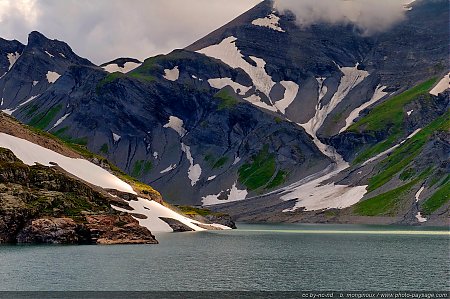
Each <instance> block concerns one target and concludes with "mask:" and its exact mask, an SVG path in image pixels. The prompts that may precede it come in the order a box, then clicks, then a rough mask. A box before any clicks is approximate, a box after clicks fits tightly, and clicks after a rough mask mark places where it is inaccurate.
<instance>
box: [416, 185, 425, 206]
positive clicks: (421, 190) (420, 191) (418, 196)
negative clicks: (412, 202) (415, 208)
mask: <svg viewBox="0 0 450 299" xmlns="http://www.w3.org/2000/svg"><path fill="white" fill-rule="evenodd" d="M423 190H425V187H424V186H422V187H420V189H419V191H417V193H416V195H415V197H416V202H419V200H420V194H422V192H423Z"/></svg>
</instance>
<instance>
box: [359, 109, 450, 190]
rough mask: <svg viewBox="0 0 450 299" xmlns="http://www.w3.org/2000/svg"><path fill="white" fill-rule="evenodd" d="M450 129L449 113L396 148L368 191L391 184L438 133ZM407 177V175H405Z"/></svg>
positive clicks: (383, 163) (370, 182) (382, 164)
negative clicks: (432, 136)
mask: <svg viewBox="0 0 450 299" xmlns="http://www.w3.org/2000/svg"><path fill="white" fill-rule="evenodd" d="M449 128H450V119H449V113H448V112H447V113H446V114H444V115H443V116H441V117H439V118H437V119H436V120H435V121H433V122H432V123H431V124H429V125H428V126H426V127H425V128H424V129H422V130H421V131H420V132H419V133H417V134H416V135H415V136H414V137H412V138H410V139H409V140H407V141H406V142H405V143H403V144H402V145H401V146H399V147H398V148H396V149H395V150H394V151H393V152H392V154H391V155H390V156H389V157H387V158H386V159H384V160H383V161H382V162H381V163H380V165H381V168H382V171H381V172H380V173H378V174H377V175H375V176H373V177H372V178H371V179H370V180H369V187H368V191H369V192H370V191H373V190H375V189H377V188H379V187H381V186H383V185H384V184H386V183H387V182H389V181H390V180H391V179H392V178H393V177H394V176H395V175H396V174H397V173H399V172H401V171H402V170H404V169H406V168H407V166H408V165H409V163H411V162H412V161H413V160H414V159H415V158H416V157H417V156H418V155H419V154H420V152H421V151H422V149H423V147H424V146H425V144H426V143H427V141H428V140H429V138H430V137H431V135H432V134H433V133H434V132H436V131H448V130H449ZM403 177H405V175H403Z"/></svg>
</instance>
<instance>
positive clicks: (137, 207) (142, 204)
mask: <svg viewBox="0 0 450 299" xmlns="http://www.w3.org/2000/svg"><path fill="white" fill-rule="evenodd" d="M128 204H129V206H130V207H131V208H133V211H129V210H125V209H122V208H119V207H116V206H112V207H113V208H114V209H115V210H117V211H120V212H125V213H135V214H140V215H144V216H147V218H146V219H140V218H137V217H134V216H133V218H135V219H136V220H137V221H139V225H140V226H143V227H146V228H147V229H148V230H150V231H151V232H152V233H153V232H173V229H172V228H171V227H170V226H169V225H168V224H167V223H166V222H165V221H163V220H161V219H160V218H159V217H163V218H172V219H175V220H178V221H180V222H181V223H183V224H185V225H187V226H188V227H190V228H192V229H193V230H194V231H204V230H205V229H204V228H201V227H199V226H197V225H195V224H194V223H193V222H194V220H192V219H189V218H187V217H184V216H182V215H180V214H178V213H176V212H175V211H172V210H171V209H169V208H167V207H165V206H163V205H161V204H159V203H157V202H156V201H153V200H147V199H144V198H140V197H138V200H137V201H134V200H131V201H129V202H128Z"/></svg>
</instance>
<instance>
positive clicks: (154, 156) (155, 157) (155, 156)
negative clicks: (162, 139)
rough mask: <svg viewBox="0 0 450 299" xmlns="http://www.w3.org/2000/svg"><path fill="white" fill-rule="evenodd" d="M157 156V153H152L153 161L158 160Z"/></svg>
mask: <svg viewBox="0 0 450 299" xmlns="http://www.w3.org/2000/svg"><path fill="white" fill-rule="evenodd" d="M158 156H159V154H158V152H153V158H154V159H155V160H158Z"/></svg>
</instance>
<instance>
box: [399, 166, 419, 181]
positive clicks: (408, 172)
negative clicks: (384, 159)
mask: <svg viewBox="0 0 450 299" xmlns="http://www.w3.org/2000/svg"><path fill="white" fill-rule="evenodd" d="M415 174H416V170H415V169H414V168H408V169H406V170H405V171H403V172H402V173H401V174H400V176H399V178H400V179H401V180H402V181H407V180H409V179H410V178H412V177H414V175H415Z"/></svg>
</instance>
